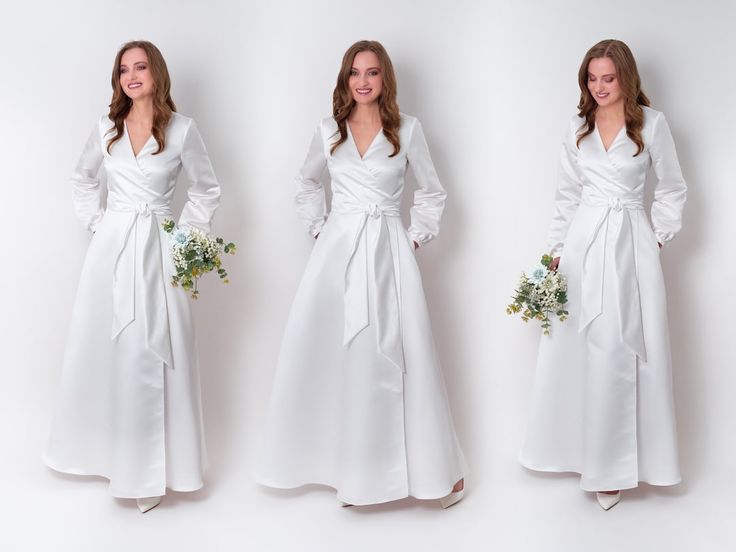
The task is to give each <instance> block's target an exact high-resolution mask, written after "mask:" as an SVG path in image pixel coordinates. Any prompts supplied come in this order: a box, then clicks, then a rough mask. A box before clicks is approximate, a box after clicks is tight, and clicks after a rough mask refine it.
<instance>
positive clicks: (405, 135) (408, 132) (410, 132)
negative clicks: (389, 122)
mask: <svg viewBox="0 0 736 552" xmlns="http://www.w3.org/2000/svg"><path fill="white" fill-rule="evenodd" d="M399 116H400V117H401V122H400V123H399V124H400V126H399V139H400V141H401V143H402V144H404V143H406V144H408V143H409V142H410V141H411V139H412V137H414V136H415V135H421V134H422V124H421V123H420V122H419V119H417V118H416V117H414V116H412V115H407V114H406V113H399ZM417 132H418V133H419V134H417Z"/></svg>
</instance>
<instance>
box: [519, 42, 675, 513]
mask: <svg viewBox="0 0 736 552" xmlns="http://www.w3.org/2000/svg"><path fill="white" fill-rule="evenodd" d="M578 81H579V86H580V103H579V105H578V109H579V112H578V115H576V116H574V117H572V119H571V120H570V123H569V126H568V128H567V131H566V133H565V137H564V140H563V143H562V148H561V153H560V169H559V175H558V181H559V184H558V192H557V197H556V201H555V210H554V216H553V218H552V224H551V228H550V234H549V247H550V252H551V255H552V256H553V257H554V258H555V259H554V261H553V264H552V265H550V267H551V268H557V267H559V270H560V271H562V272H563V273H564V274H565V276H566V277H567V281H568V298H569V302H568V306H567V308H568V311H569V314H570V316H569V317H570V321H571V322H572V324H563V325H561V326H560V328H559V329H557V330H555V333H554V335H553V336H551V337H546V336H545V337H543V338H542V342H541V344H540V347H539V358H538V360H537V374H536V381H535V386H534V391H533V395H532V405H531V414H530V419H529V427H528V431H527V439H526V443H525V445H524V448H523V450H522V452H521V458H520V459H521V463H522V464H523V465H524V466H526V467H528V468H530V469H533V470H539V471H550V472H577V473H579V474H580V476H581V477H580V486H581V487H582V488H583V489H584V490H586V491H591V492H597V498H598V502H599V503H600V505H601V507H603V508H604V509H606V510H608V509H610V508H612V507H613V506H614V505H615V504H616V503H618V501H619V500H620V498H621V492H620V491H621V490H622V489H631V488H634V487H637V486H638V485H639V483H640V482H645V483H648V484H650V485H675V484H676V483H678V482H679V481H680V469H679V465H678V459H677V438H676V431H675V413H674V405H673V400H672V361H671V358H670V345H669V334H668V327H667V303H666V298H665V290H664V281H663V277H662V268H661V266H660V262H659V254H660V252H659V250H660V248H661V247H662V245H663V244H665V243H667V242H669V241H670V240H672V239H673V238H674V237H675V235H676V234H677V232H678V231H679V230H680V227H681V224H682V209H683V206H684V203H685V198H686V191H687V188H686V185H685V181H684V180H683V177H682V173H681V172H680V165H679V163H678V161H677V154H676V152H675V145H674V142H673V140H672V135H671V134H670V129H669V126H668V125H667V121H666V120H665V118H664V115H663V114H662V113H660V112H658V111H655V110H654V109H651V108H650V107H649V99H648V98H647V97H646V95H645V94H644V92H642V90H641V80H640V78H639V73H638V72H637V69H636V62H635V61H634V56H633V55H632V53H631V51H630V50H629V48H628V47H627V46H626V44H624V43H623V42H621V41H619V40H604V41H602V42H600V43H598V44H596V45H595V46H593V47H592V48H591V49H590V50H589V51H588V53H587V54H586V55H585V57H584V58H583V62H582V64H581V65H580V70H579V73H578ZM649 167H652V168H653V169H654V173H655V175H656V177H657V181H658V182H657V185H656V187H655V189H654V202H653V203H652V209H651V217H650V218H651V221H650V219H649V218H647V215H646V214H645V211H644V188H645V184H646V176H647V171H648V169H649Z"/></svg>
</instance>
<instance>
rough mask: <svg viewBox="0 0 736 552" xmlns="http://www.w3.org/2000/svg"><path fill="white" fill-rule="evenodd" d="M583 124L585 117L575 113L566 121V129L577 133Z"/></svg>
mask: <svg viewBox="0 0 736 552" xmlns="http://www.w3.org/2000/svg"><path fill="white" fill-rule="evenodd" d="M583 125H585V119H584V118H583V117H581V116H580V115H578V114H577V113H576V114H575V115H573V116H572V117H570V119H569V120H568V121H567V130H568V131H572V133H573V134H574V135H577V133H578V131H579V130H580V129H581V127H582V126H583Z"/></svg>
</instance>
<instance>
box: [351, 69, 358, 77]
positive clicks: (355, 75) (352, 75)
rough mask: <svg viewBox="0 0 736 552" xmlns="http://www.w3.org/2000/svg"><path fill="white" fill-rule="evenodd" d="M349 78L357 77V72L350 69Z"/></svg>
mask: <svg viewBox="0 0 736 552" xmlns="http://www.w3.org/2000/svg"><path fill="white" fill-rule="evenodd" d="M350 76H351V77H357V76H358V72H357V71H356V70H355V69H351V70H350Z"/></svg>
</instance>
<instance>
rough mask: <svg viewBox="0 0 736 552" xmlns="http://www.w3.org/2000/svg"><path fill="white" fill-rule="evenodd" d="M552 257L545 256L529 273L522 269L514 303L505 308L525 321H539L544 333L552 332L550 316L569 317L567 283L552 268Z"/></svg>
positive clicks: (560, 318) (561, 320)
mask: <svg viewBox="0 0 736 552" xmlns="http://www.w3.org/2000/svg"><path fill="white" fill-rule="evenodd" d="M551 262H552V257H551V256H549V255H544V256H542V260H541V261H540V263H539V264H538V265H536V266H535V267H534V268H532V269H531V270H530V271H529V273H528V274H527V273H525V272H522V274H521V278H520V279H519V287H518V289H517V290H516V293H515V294H514V296H513V297H512V299H513V302H512V303H511V304H510V305H509V306H508V307H506V312H507V313H508V314H516V313H519V312H520V313H521V319H522V320H523V321H524V322H529V320H532V319H534V320H539V321H540V322H541V323H542V329H543V330H544V335H549V329H550V328H551V327H552V322H551V320H550V315H553V316H557V318H558V319H559V320H560V322H564V321H565V320H567V315H568V312H567V311H566V310H565V303H567V282H566V280H565V277H564V276H563V275H562V274H560V273H559V272H557V271H556V270H550V268H549V265H550V263H551Z"/></svg>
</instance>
